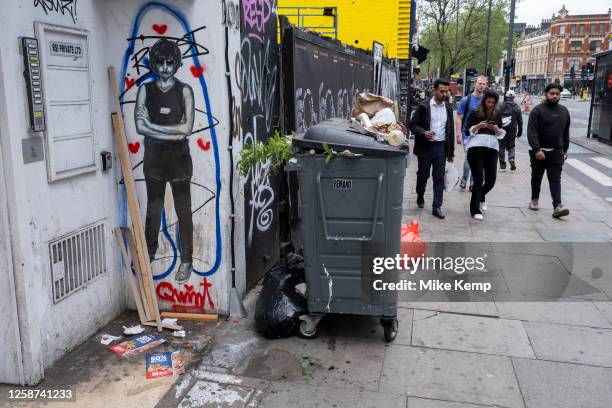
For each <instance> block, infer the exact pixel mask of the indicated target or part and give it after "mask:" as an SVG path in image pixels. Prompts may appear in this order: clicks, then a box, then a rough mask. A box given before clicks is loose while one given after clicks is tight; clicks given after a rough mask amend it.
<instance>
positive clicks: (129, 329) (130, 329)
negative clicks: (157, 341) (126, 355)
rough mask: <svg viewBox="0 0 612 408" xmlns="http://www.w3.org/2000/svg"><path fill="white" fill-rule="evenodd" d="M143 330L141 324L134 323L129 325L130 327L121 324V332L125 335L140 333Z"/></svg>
mask: <svg viewBox="0 0 612 408" xmlns="http://www.w3.org/2000/svg"><path fill="white" fill-rule="evenodd" d="M143 331H144V327H142V326H141V325H139V324H138V325H136V326H131V327H125V326H123V334H125V335H126V336H132V335H134V334H140V333H142V332H143Z"/></svg>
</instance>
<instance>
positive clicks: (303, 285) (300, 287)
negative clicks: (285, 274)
mask: <svg viewBox="0 0 612 408" xmlns="http://www.w3.org/2000/svg"><path fill="white" fill-rule="evenodd" d="M295 291H296V292H297V293H299V294H300V295H302V296H303V297H306V282H303V283H300V284H297V285H295Z"/></svg>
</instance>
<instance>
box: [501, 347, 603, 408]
mask: <svg viewBox="0 0 612 408" xmlns="http://www.w3.org/2000/svg"><path fill="white" fill-rule="evenodd" d="M512 362H513V365H514V368H515V370H516V375H517V378H518V381H519V384H520V386H521V392H522V393H523V397H524V399H525V403H526V405H527V408H610V401H612V387H610V384H612V369H610V368H604V367H593V366H586V365H580V364H568V363H558V362H551V361H542V360H530V359H520V358H513V359H512Z"/></svg>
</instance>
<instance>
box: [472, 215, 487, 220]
mask: <svg viewBox="0 0 612 408" xmlns="http://www.w3.org/2000/svg"><path fill="white" fill-rule="evenodd" d="M472 218H474V219H475V220H478V221H482V220H483V219H484V217H483V216H482V214H474V215H472Z"/></svg>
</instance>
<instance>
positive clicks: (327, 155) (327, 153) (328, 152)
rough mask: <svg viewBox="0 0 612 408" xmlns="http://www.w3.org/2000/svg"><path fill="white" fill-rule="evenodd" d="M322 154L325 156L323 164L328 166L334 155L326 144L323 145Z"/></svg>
mask: <svg viewBox="0 0 612 408" xmlns="http://www.w3.org/2000/svg"><path fill="white" fill-rule="evenodd" d="M323 154H325V164H329V162H331V161H332V159H333V158H334V155H335V154H336V152H335V151H333V150H332V149H331V148H330V147H329V145H328V144H327V143H323Z"/></svg>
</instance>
